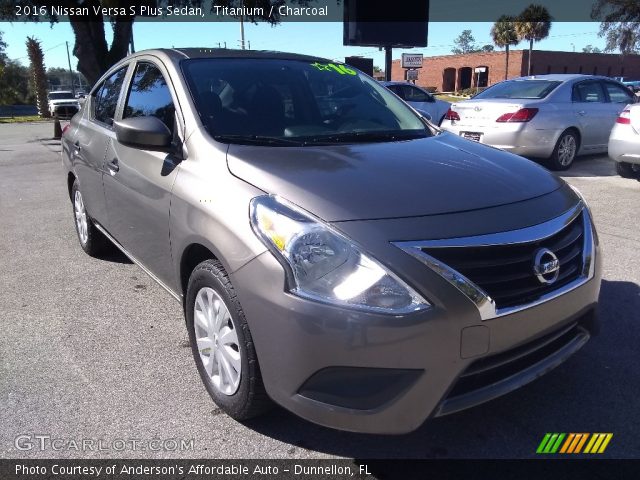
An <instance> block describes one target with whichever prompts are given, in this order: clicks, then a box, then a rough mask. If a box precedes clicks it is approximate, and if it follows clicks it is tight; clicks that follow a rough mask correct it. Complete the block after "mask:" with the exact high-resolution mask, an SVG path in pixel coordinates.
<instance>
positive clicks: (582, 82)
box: [441, 75, 635, 170]
mask: <svg viewBox="0 0 640 480" xmlns="http://www.w3.org/2000/svg"><path fill="white" fill-rule="evenodd" d="M634 101H635V100H634V95H633V94H632V93H631V92H630V91H629V89H628V88H627V87H625V86H624V85H623V84H622V83H620V82H617V81H615V80H612V79H610V78H607V77H600V76H593V75H535V76H530V77H521V78H516V79H513V80H506V81H504V82H500V83H497V84H495V85H493V86H491V87H489V88H488V89H486V90H485V91H483V92H481V93H479V94H478V95H476V96H475V97H473V98H472V99H470V100H467V101H464V102H460V103H454V104H453V105H452V106H451V109H450V111H449V112H448V113H447V115H446V116H445V120H444V121H443V122H442V124H441V127H442V128H443V129H445V130H448V131H450V132H453V133H456V134H457V135H460V136H462V137H465V138H467V139H470V140H475V141H477V142H481V143H486V144H488V145H492V146H494V147H498V148H501V149H503V150H507V151H510V152H512V153H516V154H518V155H524V156H527V157H533V158H544V159H548V161H547V164H548V166H549V167H550V168H551V169H553V170H566V169H568V168H569V167H570V166H571V165H572V163H573V161H574V159H575V157H576V156H577V155H580V154H586V153H600V152H606V150H607V140H608V138H609V133H610V132H611V128H612V127H613V125H614V123H615V121H616V118H617V117H618V115H619V114H620V112H621V111H622V110H623V109H624V107H625V106H626V105H627V104H629V103H633V102H634Z"/></svg>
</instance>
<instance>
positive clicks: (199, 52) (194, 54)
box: [136, 48, 341, 63]
mask: <svg viewBox="0 0 640 480" xmlns="http://www.w3.org/2000/svg"><path fill="white" fill-rule="evenodd" d="M154 53H164V54H165V55H167V56H169V57H170V58H171V59H172V60H174V61H179V60H182V59H185V58H256V59H258V58H267V59H276V60H299V61H304V62H334V61H333V60H328V59H326V58H322V57H314V56H310V55H301V54H298V53H287V52H274V51H269V50H235V49H231V48H162V49H154V50H142V51H140V52H136V54H151V55H153V54H154ZM334 63H336V62H334ZM337 63H341V62H337Z"/></svg>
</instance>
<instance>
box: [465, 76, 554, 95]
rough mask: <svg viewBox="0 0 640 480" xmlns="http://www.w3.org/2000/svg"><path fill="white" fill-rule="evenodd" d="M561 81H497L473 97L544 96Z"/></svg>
mask: <svg viewBox="0 0 640 480" xmlns="http://www.w3.org/2000/svg"><path fill="white" fill-rule="evenodd" d="M561 83H562V82H557V81H550V80H511V81H507V82H501V83H497V84H495V85H493V86H492V87H489V88H487V89H486V90H484V91H482V92H480V93H479V94H478V95H476V96H475V97H473V98H474V99H476V98H485V99H486V98H544V97H546V96H547V95H549V94H550V93H551V92H552V91H553V90H555V88H556V87H557V86H558V85H560V84H561Z"/></svg>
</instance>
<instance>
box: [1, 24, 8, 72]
mask: <svg viewBox="0 0 640 480" xmlns="http://www.w3.org/2000/svg"><path fill="white" fill-rule="evenodd" d="M5 48H7V44H6V43H5V42H3V41H2V32H0V75H2V69H3V67H4V66H5V64H6V63H7V54H6V53H4V49H5Z"/></svg>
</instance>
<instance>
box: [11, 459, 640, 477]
mask: <svg viewBox="0 0 640 480" xmlns="http://www.w3.org/2000/svg"><path fill="white" fill-rule="evenodd" d="M639 476H640V460H546V459H544V460H543V459H540V460H351V459H335V460H308V459H304V460H294V459H290V460H244V459H238V460H234V459H229V460H210V459H206V460H204V459H194V460H168V459H163V460H136V459H113V460H106V459H102V460H68V459H66V460H53V459H47V460H19V459H14V460H8V459H4V460H0V479H2V480H17V479H20V480H35V479H39V480H45V479H46V480H49V479H52V480H78V479H87V480H88V479H96V480H140V479H156V480H200V479H212V478H215V479H238V478H247V479H252V480H266V479H271V480H290V479H297V480H299V479H305V480H307V479H318V480H320V479H322V480H324V479H328V480H333V479H335V480H346V479H365V480H366V479H380V480H386V479H425V480H427V479H434V480H449V479H451V480H454V479H456V480H457V479H469V480H476V479H492V480H494V479H495V480H523V479H529V478H531V479H539V480H554V479H562V480H571V479H577V480H589V479H602V480H604V479H607V480H608V479H611V480H627V479H629V480H631V479H633V480H636V479H637V478H639Z"/></svg>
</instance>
